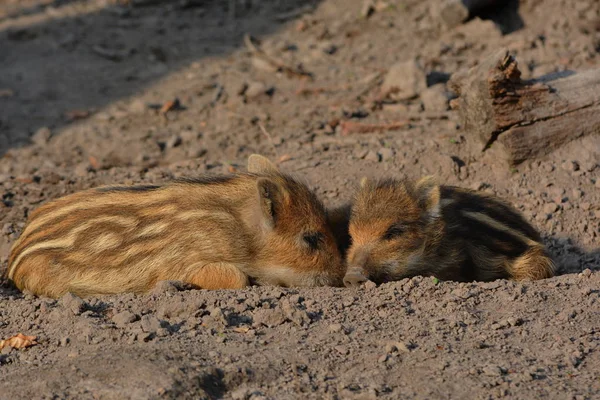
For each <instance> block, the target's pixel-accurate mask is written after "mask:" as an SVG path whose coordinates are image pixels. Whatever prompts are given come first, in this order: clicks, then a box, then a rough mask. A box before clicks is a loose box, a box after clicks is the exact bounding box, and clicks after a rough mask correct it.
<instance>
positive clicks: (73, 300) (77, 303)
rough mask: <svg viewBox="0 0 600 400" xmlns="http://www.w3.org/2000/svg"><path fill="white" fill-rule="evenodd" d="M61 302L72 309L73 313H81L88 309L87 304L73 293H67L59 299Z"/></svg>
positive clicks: (68, 308)
mask: <svg viewBox="0 0 600 400" xmlns="http://www.w3.org/2000/svg"><path fill="white" fill-rule="evenodd" d="M59 302H60V304H61V305H62V306H63V307H64V308H66V309H67V310H70V311H71V312H72V313H73V315H80V314H81V313H82V312H84V311H85V310H86V309H87V304H86V303H85V301H83V300H82V299H81V298H80V297H77V296H76V295H74V294H73V293H67V294H65V295H64V296H63V297H61V298H60V300H59Z"/></svg>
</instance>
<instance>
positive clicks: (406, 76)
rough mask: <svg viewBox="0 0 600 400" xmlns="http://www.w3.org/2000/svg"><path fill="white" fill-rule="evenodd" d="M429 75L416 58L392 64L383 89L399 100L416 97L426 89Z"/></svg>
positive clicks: (385, 92)
mask: <svg viewBox="0 0 600 400" xmlns="http://www.w3.org/2000/svg"><path fill="white" fill-rule="evenodd" d="M426 83H427V76H426V74H425V71H424V70H423V69H422V68H421V66H420V65H419V64H418V63H417V61H416V60H410V61H403V62H399V63H396V64H394V65H392V66H391V67H390V69H389V71H388V73H387V75H386V76H385V78H384V80H383V84H382V86H381V91H382V92H383V93H384V94H386V95H389V96H391V97H393V98H395V99H397V100H407V99H411V98H413V97H416V96H417V95H418V94H419V92H420V91H421V90H423V89H425V87H426Z"/></svg>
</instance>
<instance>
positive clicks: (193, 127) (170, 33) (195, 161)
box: [0, 0, 600, 399]
mask: <svg viewBox="0 0 600 400" xmlns="http://www.w3.org/2000/svg"><path fill="white" fill-rule="evenodd" d="M123 3H125V2H117V1H100V0H90V1H73V0H71V1H67V0H64V1H58V0H56V1H49V0H43V1H42V0H37V1H34V0H28V1H16V0H7V1H3V2H0V157H1V158H0V195H1V199H2V201H1V202H0V227H1V228H2V230H1V232H0V272H2V271H3V270H4V269H5V268H6V263H7V258H8V254H9V250H10V245H11V244H12V243H13V242H14V241H15V240H16V238H17V237H18V235H19V232H20V231H21V230H22V228H23V226H24V224H25V221H26V218H27V214H28V212H29V211H30V210H32V209H34V208H36V207H38V206H39V205H40V204H43V203H44V202H46V201H49V200H52V199H55V198H57V197H60V196H62V195H65V194H68V193H72V192H75V191H77V190H80V189H83V188H89V187H93V186H97V185H100V184H105V183H138V182H145V183H160V182H164V181H167V180H169V179H171V178H173V177H179V176H189V175H192V176H193V175H194V174H199V173H210V174H216V173H227V172H229V171H232V170H243V169H244V164H245V160H246V158H247V156H248V155H249V154H251V153H254V152H259V153H262V154H264V155H267V156H269V157H271V158H273V159H274V160H278V161H279V162H280V166H281V168H282V169H283V170H285V171H287V172H289V173H293V174H295V175H298V176H300V177H302V178H304V179H305V180H306V181H307V182H309V183H310V185H311V187H312V188H313V189H314V190H315V191H316V192H317V194H318V195H319V196H320V197H321V198H322V199H323V200H324V201H325V203H326V204H327V205H330V206H334V205H339V204H342V203H344V202H345V201H347V200H348V199H349V198H350V197H351V195H352V191H353V190H354V188H355V187H356V185H357V183H358V181H359V180H360V178H361V177H363V176H371V177H376V176H392V177H401V176H409V177H419V176H422V175H424V174H435V175H437V176H438V177H439V178H440V179H441V180H442V181H444V182H448V183H450V184H456V185H460V186H465V187H471V188H475V189H477V190H485V191H489V192H491V193H495V194H497V195H499V196H501V197H503V198H506V199H508V200H509V201H511V202H512V203H513V204H514V205H515V206H516V207H517V208H519V209H520V210H521V211H522V212H523V213H524V215H525V216H526V217H527V218H528V219H529V220H530V221H531V222H532V223H533V224H534V225H535V226H537V227H538V228H539V229H540V230H541V232H542V233H543V235H544V240H545V241H546V243H547V245H548V247H549V249H550V251H551V253H552V254H553V256H554V257H555V258H556V261H557V264H558V265H559V276H557V277H555V278H552V279H548V280H545V281H540V282H533V283H514V282H509V281H497V282H492V283H469V284H464V283H463V284H459V283H454V282H435V281H434V280H432V279H430V278H421V277H417V278H413V279H410V280H403V281H400V282H394V283H388V284H384V285H381V286H379V287H370V288H363V289H359V290H350V289H341V288H315V289H301V290H300V289H293V288H292V289H283V288H271V287H251V288H247V289H245V290H241V291H215V292H208V291H198V290H187V289H186V288H184V287H180V286H179V285H177V284H176V283H164V284H161V285H160V287H157V289H156V290H155V291H154V292H153V293H151V294H149V295H143V296H142V295H129V294H128V295H120V296H107V297H102V298H92V299H85V300H81V299H79V298H76V297H73V296H65V297H64V298H62V299H60V300H58V301H54V300H50V299H44V298H36V297H33V296H31V295H24V294H22V293H19V292H18V291H16V290H15V289H14V288H12V287H11V286H10V285H9V284H8V283H6V282H3V283H2V284H1V285H0V338H7V337H10V336H12V335H14V334H16V333H18V332H23V333H25V334H28V335H35V336H37V337H38V342H39V344H38V345H36V346H34V347H31V348H29V349H26V350H20V351H17V350H10V349H8V348H6V349H4V350H2V352H0V389H1V390H0V399H32V398H36V399H37V398H40V399H42V398H43V399H72V398H77V399H87V398H90V399H113V398H114V399H123V398H131V399H153V398H157V399H159V398H207V399H214V398H226V399H287V398H290V399H293V398H302V399H304V398H314V399H321V398H331V399H354V398H356V399H370V398H377V397H382V398H444V399H462V398H474V399H488V398H501V397H502V398H514V399H525V398H527V399H530V398H540V399H542V398H567V399H593V398H598V397H599V396H600V381H599V380H598V370H599V369H600V356H599V354H600V349H599V348H598V346H599V344H600V302H599V298H600V291H599V288H600V272H598V271H600V245H599V243H600V179H599V175H600V165H599V161H598V160H600V138H599V137H598V136H592V137H588V138H586V139H583V140H578V141H575V142H572V143H571V144H569V145H568V146H565V147H564V148H562V149H560V150H558V151H556V152H554V153H552V154H550V155H548V156H546V157H544V158H541V159H538V160H533V161H529V162H526V163H524V164H521V165H519V166H517V167H510V166H508V165H507V164H506V163H505V162H504V161H503V160H502V153H501V150H500V149H498V148H495V146H492V148H491V149H490V150H488V151H486V152H484V153H482V152H481V151H480V144H479V143H477V142H474V141H473V140H472V139H471V138H470V137H468V135H466V133H465V132H464V131H463V129H462V127H461V126H460V123H459V119H458V116H457V115H456V113H455V112H453V111H450V110H448V106H447V104H448V99H449V97H451V94H450V93H448V91H447V88H446V82H447V80H448V78H449V76H451V75H452V74H453V73H455V72H456V71H458V70H459V69H461V68H464V67H468V66H471V65H475V64H476V63H477V62H478V61H480V60H481V58H482V57H483V56H485V54H487V53H489V52H493V51H496V50H497V49H499V48H501V47H506V48H508V49H510V50H511V51H512V52H513V53H514V54H515V55H516V57H517V60H518V62H519V65H520V68H521V71H522V72H523V75H524V78H532V77H538V76H543V75H546V74H548V73H552V72H557V71H565V70H574V71H578V70H585V69H589V68H592V67H595V66H597V65H598V62H599V60H600V53H599V50H600V7H599V6H598V3H597V2H596V1H594V0H579V1H575V0H562V1H559V0H523V1H521V2H520V3H516V2H510V4H509V5H508V6H507V7H505V8H504V9H503V10H501V12H497V13H488V15H487V16H486V15H484V17H486V18H487V17H490V16H492V17H493V18H494V19H493V20H489V19H484V20H479V19H473V20H471V21H469V22H467V23H466V24H463V25H460V26H458V27H456V28H453V29H447V28H444V27H443V26H442V25H441V24H440V22H439V18H438V17H437V7H438V6H437V4H438V2H436V1H418V0H409V1H403V2H395V1H387V2H384V1H378V2H377V1H376V2H374V3H373V4H374V7H373V11H374V12H373V14H372V15H370V16H369V17H368V18H366V17H365V16H364V13H363V11H364V10H365V2H363V1H356V0H325V1H311V2H305V1H292V0H279V1H274V0H273V1H260V2H259V1H249V0H246V1H239V0H238V1H229V2H224V1H223V2H221V1H208V0H207V1H194V0H186V1H148V0H146V1H133V0H132V1H131V2H130V3H131V4H129V5H126V4H125V5H123ZM231 5H235V7H231ZM246 33H249V34H251V35H253V36H254V37H256V38H258V39H260V41H261V43H260V46H261V48H262V49H263V50H264V51H265V52H267V53H268V54H269V55H271V57H273V58H276V59H277V60H279V62H280V63H281V64H282V65H286V66H290V67H291V68H292V69H293V70H295V71H304V72H308V73H310V74H311V75H312V77H313V79H312V80H307V79H303V78H301V77H300V76H299V74H291V75H290V74H285V73H281V72H277V71H274V70H273V68H272V66H270V65H268V64H267V63H265V62H264V61H260V60H257V59H256V57H253V55H252V53H251V52H250V51H249V50H248V47H247V46H245V45H244V41H243V36H244V34H246ZM398 62H412V63H416V64H418V65H419V68H420V69H419V70H420V71H421V72H420V73H421V74H422V77H421V78H422V79H420V78H419V79H415V80H413V81H411V80H410V79H412V78H410V77H402V79H404V81H405V82H408V84H411V85H415V86H414V87H415V96H413V97H412V98H410V99H401V100H398V101H395V102H386V103H384V104H379V103H378V102H376V101H374V100H375V99H377V96H378V92H379V91H380V88H381V85H380V84H381V81H382V80H383V79H384V78H385V77H386V74H387V72H388V71H389V70H390V67H392V66H393V65H394V64H396V63H398ZM174 99H178V101H179V103H180V107H179V108H178V109H174V110H171V111H169V112H167V113H166V114H164V113H161V112H160V111H159V109H160V108H161V106H163V105H164V104H165V103H166V102H168V101H172V100H174ZM344 120H348V121H359V122H364V123H373V124H394V123H399V122H403V121H407V120H409V121H410V123H408V124H406V123H403V124H399V125H402V126H400V127H398V128H397V129H394V130H390V131H387V132H382V133H370V134H351V135H343V134H342V133H343V132H341V128H340V126H339V125H338V122H339V121H344Z"/></svg>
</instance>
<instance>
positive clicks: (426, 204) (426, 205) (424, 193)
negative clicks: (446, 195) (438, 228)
mask: <svg viewBox="0 0 600 400" xmlns="http://www.w3.org/2000/svg"><path fill="white" fill-rule="evenodd" d="M416 192H417V196H418V198H419V205H420V206H421V207H422V208H423V209H424V210H425V212H426V213H427V214H428V215H429V217H431V218H437V217H439V216H440V196H441V195H440V185H439V184H438V182H437V179H435V178H434V177H433V176H426V177H424V178H421V179H420V180H419V181H418V182H417V184H416Z"/></svg>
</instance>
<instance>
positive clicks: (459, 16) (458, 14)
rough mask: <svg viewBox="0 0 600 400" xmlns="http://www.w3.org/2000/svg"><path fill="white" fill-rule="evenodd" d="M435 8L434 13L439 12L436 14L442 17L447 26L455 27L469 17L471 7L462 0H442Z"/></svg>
mask: <svg viewBox="0 0 600 400" xmlns="http://www.w3.org/2000/svg"><path fill="white" fill-rule="evenodd" d="M436 3H437V2H436ZM432 4H435V3H432ZM433 10H434V14H437V15H434V16H435V17H438V18H439V19H441V20H442V21H443V22H444V25H446V27H447V28H454V27H455V26H458V25H460V24H462V23H463V22H464V21H466V20H467V18H468V17H469V9H468V8H467V7H466V6H465V5H464V4H463V2H462V1H460V0H445V1H441V2H440V4H439V6H438V7H434V8H433Z"/></svg>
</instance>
